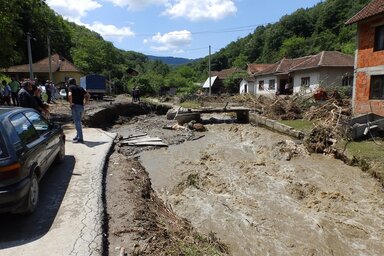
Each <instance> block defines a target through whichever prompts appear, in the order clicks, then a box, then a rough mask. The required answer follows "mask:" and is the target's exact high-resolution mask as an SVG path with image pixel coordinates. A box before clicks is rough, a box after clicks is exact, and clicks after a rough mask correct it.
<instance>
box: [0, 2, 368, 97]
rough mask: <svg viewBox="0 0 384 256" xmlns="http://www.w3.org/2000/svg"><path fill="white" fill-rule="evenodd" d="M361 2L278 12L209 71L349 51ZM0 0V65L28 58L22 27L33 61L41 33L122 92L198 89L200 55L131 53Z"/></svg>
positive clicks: (33, 7)
mask: <svg viewBox="0 0 384 256" xmlns="http://www.w3.org/2000/svg"><path fill="white" fill-rule="evenodd" d="M368 2H370V0H325V1H323V2H321V3H319V4H317V5H316V6H314V7H313V8H308V9H299V10H297V11H295V12H294V13H292V14H290V15H286V16H284V17H282V18H281V19H280V20H279V21H278V22H276V23H274V24H267V25H264V26H259V27H257V28H255V30H254V32H253V33H251V34H249V35H248V36H246V37H244V38H241V39H239V40H237V41H235V42H231V43H230V44H229V45H227V46H226V47H225V48H223V49H221V50H220V51H219V52H217V53H215V54H213V55H212V56H211V64H212V70H218V71H219V70H222V69H225V68H229V67H233V66H236V67H241V68H245V67H246V64H247V63H273V62H276V61H277V60H279V59H281V58H283V57H287V58H294V57H299V56H303V55H308V54H315V53H318V52H320V51H323V50H337V51H342V52H344V53H350V54H351V53H353V52H354V50H355V48H356V47H355V37H356V26H346V25H344V23H345V21H346V20H347V19H348V18H350V17H351V16H353V15H354V14H355V13H356V12H357V11H359V10H360V9H361V8H362V7H363V6H365V5H366V4H367V3H368ZM254 4H255V5H257V3H256V2H255V3H254ZM0 5H1V6H2V7H1V8H0V37H1V40H0V68H3V67H9V66H11V65H17V64H24V63H27V62H28V57H27V56H28V52H27V34H28V33H30V35H31V37H32V38H33V39H34V40H32V41H31V42H32V43H31V46H32V57H33V61H37V60H40V59H42V58H45V57H47V55H48V50H47V49H48V38H49V39H50V44H51V52H52V53H59V54H60V55H62V56H63V57H65V58H67V59H68V60H70V61H72V62H73V63H74V64H75V65H76V66H78V67H79V68H81V69H82V70H84V71H85V72H95V73H99V74H103V75H105V76H107V77H109V78H111V80H112V82H113V83H114V84H115V85H116V86H118V87H119V88H121V89H122V90H130V88H132V87H133V86H140V88H141V91H142V92H145V93H150V94H156V93H158V91H159V90H160V88H163V87H165V88H167V87H176V88H178V91H179V92H182V93H189V92H193V91H195V90H196V89H197V88H198V86H196V82H203V81H204V80H205V79H206V77H207V75H208V56H207V57H205V58H203V59H201V60H198V61H196V62H193V63H189V64H186V65H182V66H178V67H171V66H167V65H165V64H164V63H162V62H160V61H159V60H149V58H148V57H147V56H145V55H143V54H141V53H138V52H134V51H123V50H119V49H117V48H116V47H114V46H113V44H112V43H111V42H108V41H105V40H104V39H103V38H102V37H101V36H100V35H99V34H97V33H96V32H92V31H90V30H89V29H87V28H85V27H82V26H79V25H76V24H75V23H71V22H68V21H66V20H64V19H63V18H62V17H61V16H59V15H57V14H56V13H55V12H54V11H53V10H51V9H50V8H49V7H48V6H47V4H46V3H45V2H44V0H22V1H20V0H0ZM271 11H273V10H271ZM256 14H257V12H255V15H256ZM260 15H262V14H260ZM252 19H253V18H252V17H250V18H249V23H250V24H252V23H255V21H253V20H252ZM128 68H133V69H135V70H137V71H138V72H139V76H137V77H134V78H131V77H129V76H128V74H127V72H126V71H127V69H128Z"/></svg>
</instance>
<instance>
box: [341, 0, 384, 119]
mask: <svg viewBox="0 0 384 256" xmlns="http://www.w3.org/2000/svg"><path fill="white" fill-rule="evenodd" d="M346 24H347V25H351V24H357V51H356V58H355V79H354V87H353V88H354V91H353V101H352V102H353V103H352V106H353V114H354V115H360V114H367V113H375V114H378V115H382V116H384V0H373V1H371V2H370V3H369V4H368V5H366V6H365V7H364V8H363V9H362V10H360V11H359V12H358V13H356V14H355V15H354V16H353V17H351V18H350V19H349V20H348V21H347V22H346Z"/></svg>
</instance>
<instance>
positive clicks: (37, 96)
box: [0, 78, 138, 143]
mask: <svg viewBox="0 0 384 256" xmlns="http://www.w3.org/2000/svg"><path fill="white" fill-rule="evenodd" d="M45 86H46V92H47V96H48V100H47V103H51V102H52V103H54V101H53V99H54V94H55V89H56V88H55V86H54V84H53V83H52V82H51V81H49V80H47V81H46V83H45ZM67 88H68V94H67V95H68V97H67V100H68V102H69V104H70V107H71V111H72V118H73V121H74V124H75V128H76V136H75V137H74V138H73V140H74V142H79V143H82V142H83V131H82V124H81V118H82V116H83V113H84V104H86V103H87V102H88V100H89V99H90V94H89V93H88V92H87V91H86V90H85V89H84V88H82V87H80V86H78V85H77V83H76V80H75V79H74V78H69V79H68V86H67ZM41 93H42V87H41V86H38V85H37V83H36V82H35V81H31V80H25V81H23V82H22V83H21V84H20V83H19V82H18V81H17V80H16V79H15V78H12V81H11V82H10V83H9V84H7V82H6V81H5V80H3V81H2V82H1V86H0V104H7V105H9V106H11V105H13V106H20V107H24V108H33V109H36V110H37V111H39V112H40V113H42V114H43V115H44V116H45V117H46V118H49V116H50V113H49V105H48V104H47V103H45V102H44V101H43V100H42V97H41ZM137 97H138V96H137Z"/></svg>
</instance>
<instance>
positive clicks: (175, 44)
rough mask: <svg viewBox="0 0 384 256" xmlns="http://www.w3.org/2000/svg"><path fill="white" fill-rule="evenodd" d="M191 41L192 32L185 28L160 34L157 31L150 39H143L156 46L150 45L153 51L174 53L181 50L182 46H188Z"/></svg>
mask: <svg viewBox="0 0 384 256" xmlns="http://www.w3.org/2000/svg"><path fill="white" fill-rule="evenodd" d="M191 41H192V34H191V32H189V31H187V30H181V31H172V32H169V33H166V34H163V35H161V34H160V33H157V34H156V35H154V36H153V37H152V38H151V40H144V42H146V43H148V42H152V43H155V44H157V45H158V46H151V49H153V50H155V51H162V52H164V51H172V52H174V53H180V52H182V49H181V48H182V47H186V46H188V45H189V44H190V43H191Z"/></svg>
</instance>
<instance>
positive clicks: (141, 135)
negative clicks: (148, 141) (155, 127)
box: [120, 132, 148, 140]
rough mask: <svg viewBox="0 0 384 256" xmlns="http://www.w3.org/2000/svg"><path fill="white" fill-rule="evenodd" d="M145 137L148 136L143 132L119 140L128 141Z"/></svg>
mask: <svg viewBox="0 0 384 256" xmlns="http://www.w3.org/2000/svg"><path fill="white" fill-rule="evenodd" d="M146 135H148V134H147V133H145V132H143V133H138V134H131V135H128V136H125V137H121V138H120V139H121V140H127V139H130V138H137V137H143V136H146Z"/></svg>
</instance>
